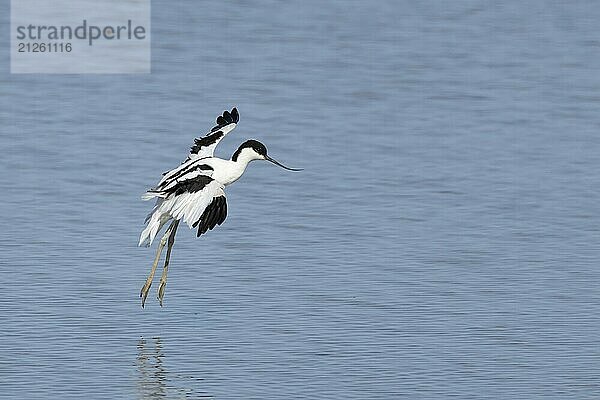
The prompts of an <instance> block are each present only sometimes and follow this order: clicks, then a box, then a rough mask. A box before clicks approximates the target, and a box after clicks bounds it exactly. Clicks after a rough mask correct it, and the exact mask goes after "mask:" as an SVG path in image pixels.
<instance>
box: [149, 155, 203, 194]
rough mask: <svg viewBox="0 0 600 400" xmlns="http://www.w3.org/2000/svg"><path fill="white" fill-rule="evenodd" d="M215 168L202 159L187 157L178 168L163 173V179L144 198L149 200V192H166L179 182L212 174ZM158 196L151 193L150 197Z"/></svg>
mask: <svg viewBox="0 0 600 400" xmlns="http://www.w3.org/2000/svg"><path fill="white" fill-rule="evenodd" d="M212 173H213V168H212V167H211V166H210V165H208V164H206V163H205V162H203V160H202V159H187V160H185V161H184V162H183V163H181V165H179V166H178V167H177V168H174V169H172V170H170V171H167V172H165V173H164V174H163V177H162V179H161V180H160V181H159V182H158V183H157V184H156V186H155V187H154V188H153V189H151V190H150V191H148V192H147V193H145V194H144V195H143V196H142V199H144V200H148V198H147V197H148V196H146V195H147V194H149V193H153V192H165V191H168V190H169V189H171V188H172V187H173V186H175V185H177V184H178V183H179V182H184V181H188V180H190V179H193V178H195V177H198V176H202V175H205V176H212ZM153 197H156V196H154V195H150V197H149V198H153Z"/></svg>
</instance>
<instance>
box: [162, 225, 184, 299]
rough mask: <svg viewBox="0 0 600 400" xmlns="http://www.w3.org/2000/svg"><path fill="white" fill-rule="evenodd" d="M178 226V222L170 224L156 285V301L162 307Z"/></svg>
mask: <svg viewBox="0 0 600 400" xmlns="http://www.w3.org/2000/svg"><path fill="white" fill-rule="evenodd" d="M178 225H179V221H178V220H175V221H173V223H172V224H171V226H170V228H169V229H171V234H170V235H169V240H168V243H167V255H166V256H165V266H164V267H163V272H162V275H161V277H160V284H159V285H158V296H157V298H158V301H159V303H160V306H161V307H162V305H163V296H164V295H165V286H166V285H167V273H168V272H169V260H170V259H171V249H172V248H173V244H174V243H175V234H176V233H177V226H178Z"/></svg>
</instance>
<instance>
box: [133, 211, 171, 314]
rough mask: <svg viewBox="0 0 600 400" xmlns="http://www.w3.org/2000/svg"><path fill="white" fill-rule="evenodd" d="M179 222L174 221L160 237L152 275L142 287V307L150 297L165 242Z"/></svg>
mask: <svg viewBox="0 0 600 400" xmlns="http://www.w3.org/2000/svg"><path fill="white" fill-rule="evenodd" d="M177 224H179V221H173V222H172V223H171V225H169V228H168V229H167V231H166V232H165V234H164V235H163V236H162V238H161V239H160V242H159V243H158V249H157V250H156V257H155V258H154V263H153V264H152V269H151V270H150V275H148V278H147V279H146V283H144V286H143V287H142V290H141V292H140V297H141V298H142V308H143V307H144V304H145V303H146V297H148V290H150V286H152V280H153V279H154V273H155V272H156V267H157V266H158V261H159V260H160V255H161V253H162V249H163V247H165V244H167V239H168V238H169V237H170V236H171V232H172V231H173V226H177Z"/></svg>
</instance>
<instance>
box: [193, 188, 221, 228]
mask: <svg viewBox="0 0 600 400" xmlns="http://www.w3.org/2000/svg"><path fill="white" fill-rule="evenodd" d="M226 217H227V200H226V199H225V196H218V197H215V198H214V199H213V201H212V202H211V203H210V204H209V205H208V207H206V209H205V210H204V212H203V213H202V216H201V217H200V219H199V220H198V221H196V222H194V224H193V225H192V228H196V227H198V233H197V234H196V237H199V236H200V235H203V234H205V233H206V232H208V231H209V230H213V229H214V228H215V226H217V225H221V224H222V223H223V221H225V218H226Z"/></svg>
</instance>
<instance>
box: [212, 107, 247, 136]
mask: <svg viewBox="0 0 600 400" xmlns="http://www.w3.org/2000/svg"><path fill="white" fill-rule="evenodd" d="M239 120H240V113H239V112H238V110H237V108H235V107H233V108H232V109H231V111H227V110H225V111H223V114H222V115H219V116H218V117H217V125H216V126H214V127H213V128H212V129H211V130H210V131H211V132H214V131H218V130H219V129H221V128H222V127H224V126H225V125H229V124H237V123H238V122H239Z"/></svg>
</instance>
